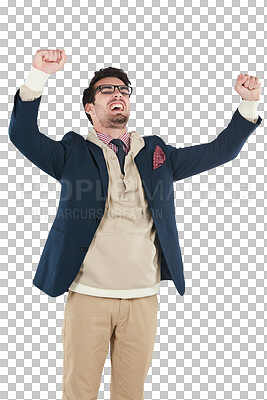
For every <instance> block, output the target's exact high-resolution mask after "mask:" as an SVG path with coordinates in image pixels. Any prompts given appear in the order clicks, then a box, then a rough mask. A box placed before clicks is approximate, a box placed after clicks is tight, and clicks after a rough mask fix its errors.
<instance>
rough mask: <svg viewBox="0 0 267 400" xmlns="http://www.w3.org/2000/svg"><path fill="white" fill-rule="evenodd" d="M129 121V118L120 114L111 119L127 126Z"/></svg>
mask: <svg viewBox="0 0 267 400" xmlns="http://www.w3.org/2000/svg"><path fill="white" fill-rule="evenodd" d="M128 120H129V117H126V116H125V115H120V114H116V115H112V116H111V117H110V121H112V122H113V123H114V122H117V123H118V124H127V122H128Z"/></svg>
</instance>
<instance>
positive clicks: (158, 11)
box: [0, 0, 267, 400]
mask: <svg viewBox="0 0 267 400" xmlns="http://www.w3.org/2000/svg"><path fill="white" fill-rule="evenodd" d="M77 3H78V2H77ZM77 3H76V2H74V1H73V2H72V1H64V2H63V0H61V1H49V0H48V1H41V2H40V1H35V2H32V1H26V0H25V1H18V2H15V1H14V0H13V1H7V0H2V2H1V17H0V18H1V38H0V43H1V52H2V53H1V64H2V71H1V93H0V97H1V126H2V129H1V357H0V358H1V373H0V376H1V384H0V386H1V399H8V400H13V399H14V400H15V399H25V400H26V399H38V400H39V399H45V400H47V399H51V400H52V399H53V400H55V399H57V400H59V399H61V398H62V372H63V369H62V366H63V346H62V338H61V328H62V324H63V313H64V305H65V302H66V298H67V293H65V294H64V295H62V296H59V297H57V298H52V297H49V296H47V295H46V294H44V293H43V292H41V291H40V290H39V289H37V288H36V287H35V286H33V284H32V279H33V276H34V274H35V271H36V268H37V264H38V262H39V259H40V255H41V252H42V249H43V247H44V244H45V241H46V238H47V236H48V232H49V229H50V227H51V225H52V222H53V219H54V217H55V215H56V210H57V205H58V201H59V195H60V184H59V183H58V182H57V181H55V180H54V179H53V178H52V177H50V176H48V175H46V174H45V173H44V172H43V171H41V170H39V169H38V168H37V167H36V166H34V165H32V164H31V162H30V161H28V160H27V159H26V158H25V157H24V156H23V155H22V154H21V153H20V152H19V151H18V150H17V149H16V148H15V146H14V145H13V144H12V143H11V142H10V140H9V137H8V126H9V122H10V116H11V112H12V109H13V104H14V96H15V93H16V91H17V89H18V88H19V87H20V86H21V85H22V84H23V83H24V80H25V79H26V77H27V75H28V73H29V71H30V66H31V63H32V59H33V56H34V54H35V53H36V51H37V50H39V49H41V48H42V49H56V48H60V49H63V48H64V49H65V51H66V55H67V57H68V59H67V63H66V64H65V66H64V69H63V70H61V71H59V72H57V73H56V74H53V75H52V76H51V77H50V78H49V80H48V82H47V84H46V86H45V89H44V94H43V96H42V100H41V104H40V108H39V115H38V125H39V128H40V130H41V132H43V133H45V134H47V135H49V136H50V137H51V138H52V139H56V140H60V139H61V138H62V137H63V135H64V134H65V133H67V132H68V131H70V130H74V131H75V132H77V133H79V134H81V135H83V136H84V137H86V136H87V131H88V128H91V127H92V126H91V124H90V123H89V120H88V119H87V117H86V115H85V113H84V110H83V106H82V92H83V90H84V89H85V88H86V87H87V86H88V85H89V81H90V79H91V78H92V77H93V74H94V71H95V70H98V69H100V68H104V67H107V66H110V65H112V66H114V67H117V68H122V69H123V70H124V71H126V72H127V74H128V76H129V79H130V81H131V83H132V86H133V87H134V92H133V95H132V97H131V115H130V119H129V123H128V130H129V131H131V130H137V131H138V132H139V133H140V134H141V135H151V134H155V135H160V136H161V137H162V138H163V140H165V142H166V143H168V144H172V145H173V146H176V147H183V146H191V145H194V144H200V143H207V142H210V141H212V140H214V139H215V137H216V136H217V135H218V134H219V133H220V132H221V131H222V130H223V129H224V128H225V127H226V126H227V124H228V123H229V122H230V120H231V118H232V115H233V113H234V112H235V110H236V109H237V107H238V105H239V104H240V96H239V95H238V94H237V93H236V92H235V90H234V86H235V81H236V78H237V76H238V74H239V73H248V74H250V75H256V76H258V77H259V79H260V80H261V83H262V93H261V102H260V104H259V106H258V114H259V115H260V116H261V117H262V119H263V121H262V124H261V126H260V127H258V128H257V129H256V131H254V133H253V134H252V135H251V136H250V137H249V139H248V140H247V142H246V143H245V144H244V146H243V149H242V150H241V153H240V154H239V155H238V156H237V158H236V159H234V160H233V161H230V162H228V163H226V164H224V165H222V166H220V167H217V168H215V169H212V170H209V171H206V172H203V173H201V174H200V175H196V176H193V177H190V178H187V179H185V180H183V181H179V182H176V183H175V184H174V188H175V194H176V220H177V226H178V232H179V238H180V245H181V250H182V255H183V260H184V273H185V280H186V292H185V295H184V296H183V297H182V296H180V295H179V293H178V292H177V290H176V288H175V286H174V284H173V282H171V281H163V282H161V288H160V293H159V295H158V299H159V303H160V305H159V312H158V332H157V338H156V342H155V347H154V355H153V361H152V364H151V367H150V369H149V372H148V375H147V378H146V383H145V387H144V389H145V399H153V400H157V399H160V400H163V399H168V400H171V399H174V400H176V399H188V400H189V399H190V400H191V399H197V400H198V399H203V400H204V399H205V400H212V399H216V400H220V399H222V400H224V399H231V400H232V399H238V400H240V399H255V400H256V399H257V400H260V399H266V398H267V387H266V378H265V376H266V372H267V371H266V361H265V359H266V307H265V303H266V291H265V286H266V283H267V277H266V274H265V261H266V258H265V254H264V253H265V252H264V247H265V239H266V235H265V221H266V219H265V213H266V203H265V196H266V192H265V191H264V182H265V156H264V150H265V147H266V146H265V142H266V139H265V138H264V111H263V110H264V106H263V105H264V93H263V92H264V86H265V84H264V71H265V69H266V60H265V53H266V47H265V45H264V39H265V38H266V34H265V32H264V24H265V27H266V22H267V21H266V17H265V15H264V14H266V12H267V7H265V8H264V1H263V0H262V1H257V2H256V1H255V0H251V1H249V2H248V1H242V2H239V1H233V2H231V1H224V2H217V4H218V6H217V4H216V2H213V1H198V0H196V1H194V7H193V6H192V5H191V4H192V2H183V1H180V2H178V3H179V5H177V6H176V2H175V1H174V0H169V1H163V0H157V1H151V0H146V2H145V6H144V2H141V1H135V0H132V1H131V2H129V3H130V4H129V6H128V5H127V4H125V3H126V2H123V1H121V2H119V1H111V0H109V1H103V0H97V1H90V2H81V6H78V7H77V6H75V4H77ZM222 4H224V6H222ZM110 374H111V363H110V353H109V354H108V357H107V359H106V363H105V366H104V369H103V374H102V378H101V386H100V389H99V395H98V398H99V399H109V398H110V392H109V384H110ZM70 400H73V399H70Z"/></svg>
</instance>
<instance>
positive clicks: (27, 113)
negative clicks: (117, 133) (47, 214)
mask: <svg viewBox="0 0 267 400" xmlns="http://www.w3.org/2000/svg"><path fill="white" fill-rule="evenodd" d="M19 92H20V89H18V90H17V92H16V94H15V96H14V106H13V110H12V113H11V118H10V123H9V131H8V133H9V138H10V140H11V142H12V143H13V144H14V146H15V147H16V148H17V149H18V150H19V151H20V152H21V153H22V154H23V155H24V156H25V157H26V158H27V159H28V160H30V161H31V162H32V163H33V164H35V165H36V166H37V167H38V168H40V169H41V170H42V171H44V172H46V173H47V174H48V175H50V176H52V177H53V178H55V179H57V180H58V181H59V180H60V179H61V177H62V173H63V169H64V165H65V163H66V160H67V159H68V157H69V155H70V152H71V150H72V148H73V146H74V143H75V140H76V137H77V134H76V133H75V132H73V131H70V132H68V133H66V134H65V135H64V136H63V138H62V139H61V140H53V139H51V138H49V137H48V136H46V135H44V134H43V133H41V132H40V131H39V129H38V126H37V116H38V109H39V105H40V101H41V97H42V96H40V97H38V98H36V99H35V100H32V101H29V100H25V101H23V100H22V99H21V98H20V96H19Z"/></svg>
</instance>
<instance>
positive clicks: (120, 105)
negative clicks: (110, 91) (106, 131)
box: [110, 103, 123, 110]
mask: <svg viewBox="0 0 267 400" xmlns="http://www.w3.org/2000/svg"><path fill="white" fill-rule="evenodd" d="M115 107H120V108H121V110H123V105H122V104H120V103H113V104H112V105H111V107H110V109H111V110H113V109H114V108H115Z"/></svg>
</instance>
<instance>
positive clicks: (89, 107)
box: [84, 103, 95, 115]
mask: <svg viewBox="0 0 267 400" xmlns="http://www.w3.org/2000/svg"><path fill="white" fill-rule="evenodd" d="M84 109H85V112H86V113H87V114H90V115H92V114H94V113H95V111H94V109H93V106H92V104H91V103H87V104H85V108H84Z"/></svg>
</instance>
